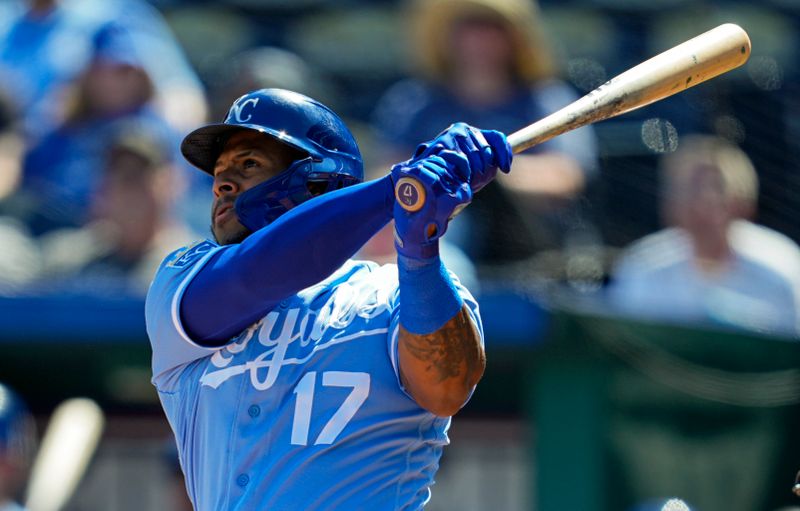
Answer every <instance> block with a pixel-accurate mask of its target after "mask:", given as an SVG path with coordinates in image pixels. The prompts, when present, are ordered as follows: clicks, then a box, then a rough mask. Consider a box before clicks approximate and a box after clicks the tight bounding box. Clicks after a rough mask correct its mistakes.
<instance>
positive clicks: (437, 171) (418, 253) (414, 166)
mask: <svg viewBox="0 0 800 511" xmlns="http://www.w3.org/2000/svg"><path fill="white" fill-rule="evenodd" d="M470 175H471V171H470V165H469V161H468V160H467V157H466V155H464V154H463V153H460V152H456V151H450V150H442V151H439V153H438V154H435V155H431V156H427V157H415V158H412V159H411V160H408V161H406V162H403V163H398V164H397V165H395V166H394V167H392V180H393V181H394V184H395V189H396V190H397V191H398V193H400V194H403V193H409V194H415V196H414V197H400V199H401V200H404V203H405V204H406V205H407V206H408V205H409V204H413V207H412V208H411V209H413V211H409V210H408V209H407V207H406V208H404V207H403V206H401V204H400V202H398V201H395V204H394V225H395V247H396V248H397V252H398V253H399V254H401V255H404V256H406V257H411V258H414V259H427V258H430V257H433V256H434V255H436V254H437V253H438V243H437V242H436V240H438V239H439V238H440V237H441V236H442V235H443V234H444V233H445V231H446V230H447V224H448V222H449V221H450V219H451V218H452V217H453V216H455V215H456V213H458V211H459V210H460V209H461V208H463V207H465V206H466V205H467V204H469V202H470V201H471V200H472V190H471V189H470V185H469V183H470ZM409 179H413V180H415V181H416V184H415V186H404V184H405V183H406V181H407V180H409ZM420 186H421V188H420Z"/></svg>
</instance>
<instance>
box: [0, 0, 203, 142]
mask: <svg viewBox="0 0 800 511" xmlns="http://www.w3.org/2000/svg"><path fill="white" fill-rule="evenodd" d="M0 16H2V17H3V19H0V95H5V96H7V97H8V98H10V99H11V100H12V101H13V103H14V105H15V111H16V112H17V115H19V117H20V118H21V121H22V129H23V132H24V134H25V136H26V137H27V138H28V139H30V140H36V139H38V138H39V137H40V136H42V135H43V134H44V133H46V132H47V131H49V130H51V129H53V128H54V127H55V126H56V125H57V124H58V123H59V122H60V121H62V120H63V114H64V112H63V104H64V101H65V93H66V91H67V89H68V88H69V85H70V84H71V83H72V82H73V81H74V80H75V79H76V78H77V77H78V76H79V75H80V74H81V73H82V72H83V71H84V69H85V68H86V66H87V65H89V61H90V60H91V58H92V49H93V41H94V40H95V38H96V34H97V32H98V31H102V30H104V29H105V27H106V26H107V25H108V24H117V25H120V26H123V27H124V28H125V29H126V30H128V31H129V32H130V33H131V35H132V39H133V44H134V45H135V47H136V49H137V51H138V52H139V54H140V55H142V56H143V62H142V65H143V66H144V67H145V68H146V69H147V72H148V74H149V75H150V76H151V77H153V82H154V84H155V98H156V101H155V102H156V103H157V106H158V109H159V111H160V112H161V113H162V114H163V115H164V116H165V117H166V118H167V119H168V120H169V121H170V123H172V124H173V125H174V126H175V127H176V128H177V129H179V130H180V131H183V130H185V129H188V128H190V127H194V126H195V125H197V124H199V123H201V122H203V121H204V120H205V116H206V108H205V96H204V93H203V90H202V85H201V83H200V81H199V79H198V78H197V76H196V75H195V73H194V71H193V70H192V69H191V67H190V66H189V63H188V62H187V60H186V58H185V56H184V54H183V51H182V50H181V48H180V47H179V46H178V44H177V42H176V41H175V38H174V36H173V35H172V33H171V31H170V30H169V27H168V26H167V25H166V23H165V22H164V20H163V18H162V16H161V14H160V13H159V12H158V11H157V10H156V9H155V8H153V6H151V5H150V4H149V3H148V2H145V1H142V0H26V1H9V2H6V3H5V4H4V5H3V6H2V10H0Z"/></svg>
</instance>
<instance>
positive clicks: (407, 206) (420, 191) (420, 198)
mask: <svg viewBox="0 0 800 511" xmlns="http://www.w3.org/2000/svg"><path fill="white" fill-rule="evenodd" d="M394 197H395V199H396V200H397V202H398V204H400V207H401V208H403V209H404V210H406V211H408V212H409V213H414V212H415V211H419V210H420V209H422V206H424V205H425V188H424V187H423V186H422V183H420V182H419V181H417V180H416V179H414V178H412V177H401V178H400V179H398V180H397V184H396V185H395V186H394Z"/></svg>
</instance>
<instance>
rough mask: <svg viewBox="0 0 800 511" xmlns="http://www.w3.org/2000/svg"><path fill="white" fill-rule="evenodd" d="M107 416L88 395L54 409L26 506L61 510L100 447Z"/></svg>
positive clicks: (42, 510)
mask: <svg viewBox="0 0 800 511" xmlns="http://www.w3.org/2000/svg"><path fill="white" fill-rule="evenodd" d="M104 423H105V418H104V416H103V412H102V410H101V409H100V407H99V406H98V405H97V404H96V403H95V402H94V401H92V400H90V399H87V398H73V399H68V400H66V401H64V402H63V403H61V404H60V405H59V406H58V407H57V408H56V410H55V411H54V412H53V415H52V418H51V419H50V423H49V425H48V426H47V431H46V432H45V434H44V437H43V438H42V443H41V446H40V447H39V452H38V454H37V456H36V460H35V461H34V464H33V468H32V470H31V478H30V481H29V482H28V488H27V495H26V498H25V508H26V509H28V510H30V511H59V510H60V509H61V508H63V507H64V505H65V504H66V503H67V501H68V500H69V499H70V497H71V496H72V494H73V493H74V491H75V489H76V487H77V486H78V483H79V482H80V480H81V478H82V477H83V474H84V472H85V471H86V468H87V466H88V464H89V460H90V459H91V457H92V454H94V451H95V449H96V448H97V443H98V442H99V440H100V435H101V433H102V431H103V425H104Z"/></svg>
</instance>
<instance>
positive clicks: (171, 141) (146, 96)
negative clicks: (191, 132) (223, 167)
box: [13, 25, 185, 236]
mask: <svg viewBox="0 0 800 511" xmlns="http://www.w3.org/2000/svg"><path fill="white" fill-rule="evenodd" d="M154 97H155V93H154V87H153V83H152V80H151V79H150V76H149V75H148V74H147V72H146V71H145V69H144V67H143V64H142V60H141V58H140V55H139V54H138V52H137V51H136V48H135V47H134V45H133V40H132V37H131V34H130V32H128V31H127V30H126V29H124V28H122V27H121V26H119V25H107V26H106V27H105V28H104V29H103V30H101V31H100V32H98V33H97V35H96V36H95V39H94V46H93V58H92V60H91V63H90V64H89V66H88V68H87V69H86V70H85V71H84V72H83V74H82V75H81V76H80V78H79V79H78V81H77V82H76V84H75V86H74V89H73V90H72V96H71V98H70V100H71V108H70V112H69V114H68V116H67V118H66V120H65V121H64V123H63V124H61V125H60V126H58V127H57V128H56V129H55V130H53V131H51V132H50V133H48V134H46V135H45V136H44V137H43V138H42V139H41V140H40V141H39V142H38V143H37V144H36V145H34V146H33V147H32V148H30V150H29V151H28V152H27V154H26V155H25V158H24V161H23V167H22V181H21V189H20V192H19V193H17V194H15V196H14V197H13V205H14V206H13V209H14V210H15V211H16V212H17V213H18V214H19V215H21V217H22V219H23V220H24V221H25V222H26V223H28V225H29V226H30V227H31V229H32V230H33V232H34V234H35V235H37V236H38V235H40V234H42V233H44V232H47V231H50V230H53V229H57V228H63V227H79V226H82V225H84V224H85V223H86V222H87V220H88V213H89V210H88V205H89V204H90V202H91V198H92V195H93V194H94V193H95V192H96V191H97V186H98V182H99V178H100V176H101V173H102V168H103V165H104V158H105V154H106V149H107V147H108V146H109V143H110V137H112V136H114V133H115V131H117V129H118V128H119V126H122V125H125V124H127V123H130V122H136V123H139V124H141V125H142V126H144V127H146V129H147V130H149V131H151V132H152V133H153V136H154V137H156V138H159V139H161V140H164V141H165V143H166V144H167V146H168V147H170V148H172V151H173V152H174V153H176V154H177V147H178V139H177V138H176V135H175V132H174V131H173V130H172V129H171V127H170V126H169V124H168V123H167V122H166V120H165V119H164V118H163V117H162V116H160V115H159V114H158V113H157V112H156V111H155V109H154V108H153V100H154ZM176 154H175V155H170V158H173V157H176ZM175 161H177V159H176V160H175ZM180 168H185V167H183V166H182V167H180Z"/></svg>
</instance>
